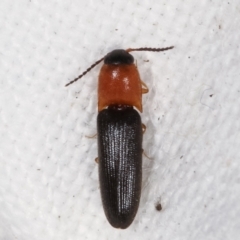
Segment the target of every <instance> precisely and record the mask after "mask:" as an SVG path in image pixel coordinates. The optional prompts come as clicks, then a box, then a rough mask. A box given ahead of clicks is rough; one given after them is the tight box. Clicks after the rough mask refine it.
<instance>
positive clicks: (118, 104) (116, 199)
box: [97, 50, 142, 229]
mask: <svg viewBox="0 0 240 240" xmlns="http://www.w3.org/2000/svg"><path fill="white" fill-rule="evenodd" d="M133 61H134V59H133V57H132V55H130V54H129V53H128V52H126V51H124V50H114V51H112V52H110V53H109V54H108V55H107V56H106V57H105V59H104V65H103V66H102V68H101V71H100V74H99V81H98V109H99V114H98V118H97V132H98V161H99V180H100V191H101V197H102V203H103V208H104V211H105V214H106V217H107V219H108V221H109V223H110V224H111V225H112V226H113V227H116V228H122V229H124V228H127V227H128V226H129V225H130V224H131V223H132V221H133V219H134V217H135V215H136V213H137V209H138V205H139V202H140V194H141V183H142V123H141V118H140V115H139V113H138V112H137V111H136V110H135V109H134V108H133V106H134V107H136V108H137V109H138V110H139V111H142V84H141V80H140V77H139V73H138V70H137V68H136V66H135V64H134V63H133Z"/></svg>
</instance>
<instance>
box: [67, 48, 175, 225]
mask: <svg viewBox="0 0 240 240" xmlns="http://www.w3.org/2000/svg"><path fill="white" fill-rule="evenodd" d="M172 48H173V47H167V48H135V49H134V48H133V49H132V48H130V49H127V50H123V49H116V50H113V51H112V52H109V53H108V54H107V55H106V56H104V57H103V58H101V59H100V60H98V61H96V62H95V63H94V64H93V65H92V66H90V67H89V68H88V69H87V70H86V71H85V72H83V73H82V74H81V75H80V76H78V77H77V78H75V79H74V80H72V81H71V82H69V83H68V84H66V86H68V85H70V84H72V83H74V82H76V81H77V80H78V79H80V78H81V77H82V76H84V75H85V74H86V73H87V72H89V71H90V70H91V69H92V68H94V67H95V66H96V65H97V64H99V63H100V62H102V61H104V64H103V66H102V68H101V70H100V74H99V79H98V116H97V135H98V163H99V181H100V192H101V198H102V204H103V208H104V212H105V215H106V217H107V219H108V221H109V223H110V224H111V225H112V226H113V227H115V228H121V229H125V228H127V227H128V226H129V225H130V224H131V223H132V222H133V220H134V218H135V215H136V213H137V210H138V206H139V202H140V195H141V184H142V151H143V150H142V135H143V130H142V128H143V125H142V122H141V117H140V114H139V112H142V94H144V93H147V92H148V88H147V86H146V85H145V84H144V83H143V82H142V81H141V78H140V76H139V72H138V69H137V66H136V65H135V64H134V58H133V56H132V55H131V54H130V53H129V52H132V51H153V52H160V51H166V50H170V49H172Z"/></svg>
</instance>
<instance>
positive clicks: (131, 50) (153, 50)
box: [126, 46, 174, 52]
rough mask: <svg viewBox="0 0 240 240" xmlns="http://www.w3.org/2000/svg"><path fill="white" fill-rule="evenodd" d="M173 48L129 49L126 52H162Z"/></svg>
mask: <svg viewBox="0 0 240 240" xmlns="http://www.w3.org/2000/svg"><path fill="white" fill-rule="evenodd" d="M173 48H174V46H171V47H166V48H128V49H127V50H126V52H133V51H149V52H162V51H166V50H170V49H173Z"/></svg>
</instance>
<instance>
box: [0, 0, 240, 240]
mask: <svg viewBox="0 0 240 240" xmlns="http://www.w3.org/2000/svg"><path fill="white" fill-rule="evenodd" d="M239 11H240V2H239V0H235V1H234V0H232V1H231V0H229V1H219V0H212V1H209V0H202V1H190V0H185V1H184V0H181V1H177V0H168V1H165V0H163V1H159V0H155V1H147V0H143V1H140V0H132V1H125V0H123V1H110V0H101V1H83V0H82V1H80V0H78V1H77V0H72V1H64V0H61V1H56V0H41V1H36V0H12V1H9V0H1V1H0V240H14V239H18V240H35V239H36V240H37V239H39V240H40V239H41V240H42V239H44V240H50V239H54V240H56V239H57V240H61V239H63V240H68V239H69V240H75V239H78V240H79V239H80V240H84V239H90V240H94V239H98V240H106V239H124V240H125V239H133V240H135V239H136V240H138V239H143V240H145V239H147V240H148V239H149V240H150V239H151V240H154V239H156V240H159V239H163V240H169V239H171V240H176V239H183V240H188V239H189V240H193V239H197V240H210V239H213V240H221V239H223V240H227V239H230V240H237V239H239V236H240V162H239V160H240V159H239V158H240V153H239V152H240V136H239V128H240V100H239V99H240V65H239V62H240V59H239V57H240V49H239V45H240V12H239ZM172 45H174V46H175V48H174V49H173V50H170V51H167V52H163V53H152V52H136V53H135V52H134V53H133V55H134V57H135V59H136V61H137V65H138V68H139V71H140V74H141V78H142V80H143V81H144V82H145V83H146V84H147V85H148V87H149V90H150V91H149V93H148V94H147V95H144V97H143V108H144V111H143V113H142V121H143V122H144V123H145V124H146V126H147V131H146V133H145V134H144V141H143V147H144V149H145V153H146V154H147V155H148V156H149V157H150V158H151V159H148V158H146V157H144V164H143V174H144V176H143V188H142V189H143V190H142V198H141V203H140V207H139V211H138V214H137V216H136V218H135V220H134V222H133V224H132V225H131V226H130V227H129V228H128V229H126V230H118V229H114V228H112V227H111V226H110V225H109V223H108V222H107V220H106V218H105V216H104V212H103V209H102V204H101V199H100V193H99V183H98V166H97V164H96V163H95V161H94V159H95V158H96V157H97V145H96V138H89V137H86V136H92V135H94V134H95V133H96V117H97V78H98V72H99V69H100V67H101V64H100V65H99V66H97V67H96V68H94V69H93V70H92V71H91V72H90V73H88V74H87V75H86V76H85V77H84V78H82V79H81V80H79V81H78V82H77V83H75V84H74V85H71V86H69V87H68V88H65V87H64V85H65V84H66V83H67V82H68V81H70V80H72V79H73V78H75V77H76V76H78V75H79V74H80V73H81V72H83V71H84V70H86V68H88V67H89V66H90V65H91V64H93V63H94V62H95V61H96V60H98V59H100V58H101V57H103V56H104V55H105V54H106V53H108V52H109V51H111V50H113V49H116V48H123V49H126V48H129V47H131V48H137V47H168V46H172ZM147 60H149V61H147ZM159 201H160V202H161V204H162V207H163V209H162V211H160V212H158V211H156V209H155V205H156V204H157V203H158V202H159Z"/></svg>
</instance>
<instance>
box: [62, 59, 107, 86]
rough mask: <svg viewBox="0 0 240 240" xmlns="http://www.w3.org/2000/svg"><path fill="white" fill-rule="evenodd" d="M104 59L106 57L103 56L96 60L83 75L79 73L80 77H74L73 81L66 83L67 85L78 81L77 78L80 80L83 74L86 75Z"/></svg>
mask: <svg viewBox="0 0 240 240" xmlns="http://www.w3.org/2000/svg"><path fill="white" fill-rule="evenodd" d="M103 59H104V57H103V58H101V59H99V60H98V61H96V62H95V63H94V64H93V65H91V66H90V67H89V68H88V69H87V70H86V71H84V72H83V73H82V74H81V75H79V76H78V77H76V78H74V79H73V80H72V81H71V82H69V83H67V84H66V85H65V87H67V86H69V85H71V84H73V83H74V82H76V81H77V80H79V79H80V78H81V77H82V76H84V75H85V74H87V73H88V72H89V71H90V70H91V69H93V68H94V67H95V66H97V65H98V64H99V63H100V62H101V61H102V60H103Z"/></svg>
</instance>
